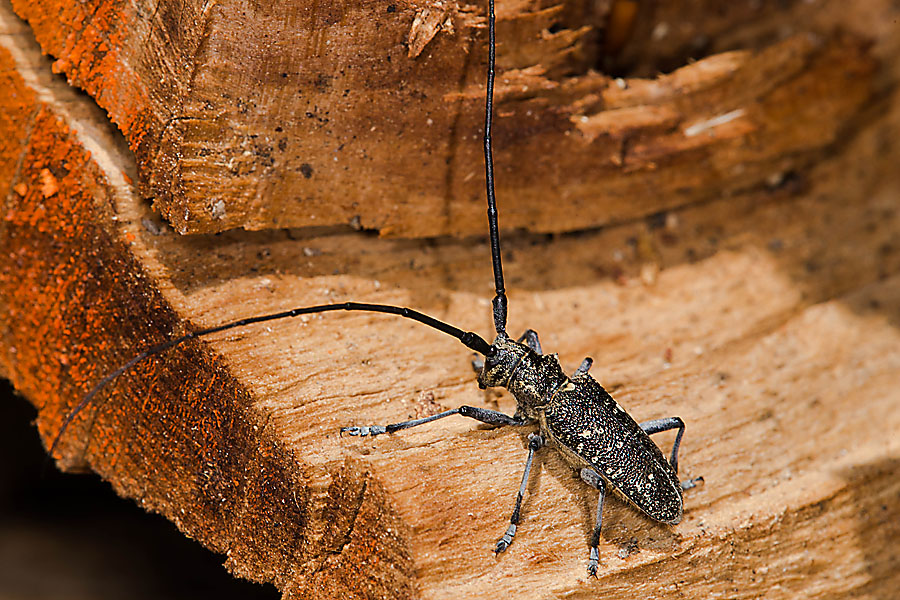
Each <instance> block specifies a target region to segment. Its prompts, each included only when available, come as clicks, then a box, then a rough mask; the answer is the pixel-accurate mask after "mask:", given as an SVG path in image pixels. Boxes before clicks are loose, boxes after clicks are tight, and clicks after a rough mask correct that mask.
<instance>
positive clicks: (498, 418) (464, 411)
mask: <svg viewBox="0 0 900 600" xmlns="http://www.w3.org/2000/svg"><path fill="white" fill-rule="evenodd" d="M453 415H460V416H463V417H469V418H470V419H475V420H476V421H481V422H482V423H487V424H488V425H514V426H521V425H528V424H529V423H531V419H528V418H525V417H521V416H516V417H510V416H509V415H507V414H504V413H502V412H499V411H496V410H490V409H487V408H478V407H475V406H460V407H459V408H454V409H452V410H445V411H444V412H442V413H438V414H436V415H431V416H430V417H423V418H421V419H413V420H411V421H402V422H400V423H391V424H390V425H366V426H360V427H341V433H346V434H348V435H358V436H360V437H366V436H372V437H375V436H376V435H381V434H382V433H394V432H395V431H400V430H401V429H409V428H410V427H415V426H417V425H424V424H425V423H431V422H432V421H437V420H438V419H443V418H444V417H450V416H453Z"/></svg>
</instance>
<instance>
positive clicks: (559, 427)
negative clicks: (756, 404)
mask: <svg viewBox="0 0 900 600" xmlns="http://www.w3.org/2000/svg"><path fill="white" fill-rule="evenodd" d="M495 46H496V41H495V16H494V0H489V2H488V72H487V92H486V101H485V115H484V165H485V182H486V187H487V205H488V210H487V213H488V229H489V235H490V244H491V259H492V263H493V270H494V288H495V292H496V295H495V296H494V299H493V302H492V308H493V317H494V328H495V329H496V337H495V338H494V341H493V343H491V344H488V343H487V342H486V341H485V340H484V339H483V338H482V337H481V336H479V335H478V334H476V333H473V332H471V331H463V330H461V329H459V328H457V327H454V326H453V325H449V324H447V323H443V322H441V321H439V320H437V319H435V318H433V317H430V316H428V315H425V314H422V313H420V312H418V311H415V310H412V309H410V308H404V307H400V306H390V305H385V304H365V303H360V302H344V303H340V304H324V305H318V306H307V307H302V308H295V309H292V310H288V311H284V312H278V313H273V314H268V315H261V316H256V317H250V318H246V319H241V320H239V321H233V322H231V323H226V324H224V325H219V326H218V327H211V328H209V329H202V330H198V331H194V332H191V333H188V334H186V335H183V336H181V337H178V338H175V339H172V340H169V341H167V342H163V343H161V344H157V345H156V346H153V347H151V348H148V349H147V350H145V351H144V352H141V353H140V354H138V355H137V356H135V357H134V358H133V359H131V360H130V361H128V362H127V363H125V364H124V365H122V366H121V367H119V368H118V369H116V370H115V371H113V372H112V373H110V374H109V375H107V376H106V377H104V378H103V379H101V380H100V381H99V382H98V383H97V384H96V385H95V386H94V387H93V388H92V389H91V390H90V391H89V392H88V393H87V394H86V395H85V396H84V398H83V399H82V400H81V402H79V403H78V404H77V405H76V406H75V408H73V409H72V410H71V411H70V412H69V413H68V414H67V415H66V417H65V419H64V420H63V423H62V425H61V426H60V428H59V431H58V432H57V434H56V437H55V438H54V439H53V443H52V444H51V445H50V450H49V454H50V456H53V454H54V452H55V451H56V448H57V446H58V444H59V442H60V439H61V438H62V436H63V434H64V433H65V432H66V429H67V428H68V427H69V425H70V424H71V423H72V421H73V419H74V418H75V417H76V416H77V415H78V414H79V413H80V412H81V411H82V410H83V409H84V408H85V407H86V406H87V405H88V404H89V403H90V402H91V401H92V400H93V399H94V397H95V396H96V395H97V393H98V392H99V391H100V390H101V389H102V388H103V387H104V386H106V384H108V383H110V382H111V381H112V380H114V379H115V378H117V377H118V376H119V375H121V374H122V373H124V372H125V371H127V370H128V369H130V368H131V367H133V366H134V365H136V364H138V363H139V362H141V361H143V360H145V359H146V358H148V357H150V356H154V355H156V354H159V353H161V352H164V351H165V350H168V349H169V348H172V347H173V346H176V345H178V344H181V343H183V342H185V341H187V340H190V339H194V338H199V337H203V336H207V335H210V334H213V333H218V332H220V331H225V330H228V329H233V328H235V327H242V326H244V325H250V324H253V323H262V322H265V321H274V320H277V319H285V318H289V317H296V316H298V315H307V314H312V313H321V312H329V311H337V310H348V311H369V312H380V313H388V314H393V315H399V316H401V317H405V318H407V319H412V320H414V321H418V322H419V323H423V324H425V325H428V326H429V327H433V328H434V329H437V330H438V331H442V332H444V333H446V334H447V335H450V336H453V337H455V338H456V339H458V340H459V341H460V342H462V343H463V344H464V345H465V346H466V347H468V348H470V349H472V350H475V351H476V352H478V353H480V354H483V355H484V360H483V361H481V360H477V361H473V366H475V367H476V369H480V371H481V372H480V374H479V375H478V385H479V387H481V388H482V389H484V388H488V387H505V388H506V389H507V390H509V391H510V392H511V393H512V395H513V396H514V397H515V398H516V403H517V408H516V412H515V414H514V415H513V416H509V415H506V414H504V413H502V412H498V411H495V410H488V409H484V408H477V407H474V406H460V407H459V408H454V409H452V410H448V411H445V412H442V413H439V414H436V415H432V416H430V417H425V418H422V419H415V420H411V421H403V422H401V423H392V424H390V425H370V426H363V427H343V428H341V433H347V434H349V435H354V436H376V435H380V434H383V433H393V432H395V431H399V430H401V429H408V428H410V427H416V426H418V425H423V424H425V423H430V422H431V421H436V420H438V419H443V418H444V417H449V416H451V415H461V416H463V417H469V418H472V419H475V420H477V421H481V422H482V423H488V424H490V425H496V426H503V425H512V426H516V427H519V426H525V425H533V424H537V425H538V433H531V434H530V435H529V436H528V457H527V459H526V460H525V471H524V473H523V474H522V483H521V484H520V486H519V491H518V493H517V494H516V501H515V507H514V508H513V512H512V516H511V517H510V520H509V527H508V528H507V530H506V533H504V534H503V536H502V537H501V538H500V539H499V540H498V541H497V545H496V547H495V552H497V553H500V552H503V551H504V550H506V548H507V547H509V545H510V543H512V540H513V538H514V537H515V535H516V526H517V525H518V523H519V514H520V510H521V507H522V497H523V495H524V494H525V488H526V486H527V484H528V476H529V474H530V472H531V465H532V461H533V460H534V454H535V452H537V451H538V450H540V449H541V448H543V447H544V446H546V445H548V444H549V445H552V446H554V447H555V448H556V449H558V450H559V451H560V452H561V453H562V455H563V457H564V458H565V459H566V460H567V461H568V462H569V463H571V464H572V465H573V466H574V467H575V468H576V469H580V474H581V479H582V480H584V482H585V483H587V484H588V485H589V486H591V487H593V488H596V489H597V490H598V491H599V492H600V495H599V500H598V502H597V517H596V524H595V525H594V530H593V533H592V535H591V539H590V554H589V559H588V572H589V574H590V575H592V576H596V574H597V563H598V560H599V554H598V551H597V545H598V543H599V541H600V526H601V523H602V516H603V501H604V499H605V497H606V492H607V488H608V487H612V488H613V489H615V490H618V491H619V492H620V494H621V495H622V496H624V497H625V498H626V499H627V500H628V501H630V502H631V503H632V504H634V505H635V506H636V507H637V508H639V509H640V510H642V511H643V512H644V513H646V514H647V515H648V516H649V517H651V518H652V519H655V520H657V521H661V522H663V523H668V524H675V523H678V522H679V521H681V515H682V489H688V488H690V487H694V482H695V481H699V480H700V479H701V478H697V479H696V480H689V481H686V482H684V483H681V482H680V481H679V480H678V475H677V472H678V447H679V445H680V444H681V437H682V435H683V434H684V422H683V421H682V420H681V419H680V418H679V417H669V418H666V419H656V420H653V421H647V422H646V423H641V424H640V425H639V424H638V423H637V422H635V420H634V419H632V418H631V416H630V415H629V414H628V413H626V412H625V410H624V409H623V408H622V407H621V406H619V404H618V403H617V402H616V401H615V400H613V398H612V396H610V395H609V394H608V393H607V392H606V390H604V389H603V388H602V387H601V386H600V384H599V383H597V382H596V381H595V380H594V378H593V377H591V376H590V375H589V374H588V370H589V369H590V368H591V364H592V360H591V359H590V358H585V359H584V361H582V363H581V365H580V366H579V367H578V368H577V369H575V372H574V373H573V374H572V376H571V377H570V376H568V375H566V374H565V373H564V372H563V369H562V366H561V365H560V363H559V359H558V357H557V355H556V354H544V353H543V351H542V349H541V342H540V340H539V339H538V334H537V333H536V332H535V331H533V330H531V329H528V330H526V331H525V333H523V334H522V335H521V337H519V338H518V339H516V340H513V339H511V338H510V337H509V336H508V335H507V333H506V313H507V300H506V290H505V288H504V284H503V266H502V264H501V260H500V234H499V229H498V225H497V206H496V199H495V197H494V166H493V155H492V150H491V125H492V117H493V95H494V62H495ZM523 341H524V342H525V343H524V344H523V343H522V342H523ZM672 429H677V430H678V433H677V435H676V437H675V443H674V444H673V446H672V454H671V456H670V457H669V459H668V460H666V458H665V457H664V456H663V454H662V452H661V451H660V449H659V447H657V445H656V444H654V443H653V442H652V441H651V440H650V437H649V436H650V435H652V434H654V433H659V432H661V431H668V430H672Z"/></svg>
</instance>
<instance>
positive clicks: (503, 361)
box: [478, 333, 528, 389]
mask: <svg viewBox="0 0 900 600" xmlns="http://www.w3.org/2000/svg"><path fill="white" fill-rule="evenodd" d="M527 353H528V347H527V346H525V345H523V344H520V343H518V342H515V341H513V340H511V339H510V338H509V336H508V335H506V334H505V333H501V334H499V335H498V336H497V337H496V338H495V339H494V343H493V344H491V351H490V352H489V353H488V354H487V355H486V356H485V357H484V367H483V368H482V370H481V373H479V374H478V387H480V388H481V389H484V388H487V387H505V386H506V384H507V383H508V382H509V379H510V377H512V374H513V372H514V371H515V370H516V366H517V365H518V364H519V361H520V360H522V357H523V356H525V355H526V354H527Z"/></svg>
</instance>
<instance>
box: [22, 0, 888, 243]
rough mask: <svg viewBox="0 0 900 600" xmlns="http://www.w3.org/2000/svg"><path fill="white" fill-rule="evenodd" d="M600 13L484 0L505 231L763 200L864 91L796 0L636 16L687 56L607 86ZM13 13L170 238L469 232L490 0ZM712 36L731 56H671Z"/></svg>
mask: <svg viewBox="0 0 900 600" xmlns="http://www.w3.org/2000/svg"><path fill="white" fill-rule="evenodd" d="M608 4H609V3H594V2H583V1H582V2H568V3H566V4H561V3H546V2H535V1H530V2H515V3H513V2H500V3H499V4H498V6H497V13H498V19H499V24H498V29H499V31H498V39H499V47H498V69H499V74H498V80H497V94H496V126H495V142H496V143H495V147H496V162H497V172H498V186H499V187H498V197H499V198H500V205H501V209H502V213H501V214H502V222H503V226H504V227H505V228H508V229H525V230H528V231H531V232H562V231H573V230H583V229H587V228H592V227H597V226H601V225H606V224H609V223H616V222H621V221H624V220H629V219H634V218H640V217H643V216H647V215H651V214H654V213H658V212H660V211H662V210H666V209H670V208H673V207H677V206H683V205H687V204H691V203H694V202H698V201H706V200H709V199H711V198H712V197H714V196H715V194H731V193H735V192H738V191H741V190H746V189H750V188H753V187H757V186H760V185H765V183H766V182H767V181H769V180H770V179H772V178H777V177H779V176H780V175H782V174H784V173H788V172H792V171H800V170H804V169H805V168H806V167H807V166H808V165H809V164H810V162H811V161H814V160H815V159H816V157H817V156H820V153H821V152H822V150H823V149H824V148H827V147H828V146H829V145H830V144H832V143H833V142H834V141H835V140H836V139H837V138H838V137H839V135H840V132H841V130H842V127H843V126H844V124H845V123H846V122H847V120H848V119H850V118H851V117H852V115H853V114H854V113H855V112H856V111H857V110H858V109H859V107H860V105H861V103H862V102H863V101H864V100H865V98H866V97H867V96H868V94H869V91H870V86H869V75H870V72H871V69H872V65H871V62H870V61H869V60H868V58H867V56H866V53H865V44H864V42H863V40H861V39H860V38H857V37H849V36H834V35H833V31H832V30H833V28H834V25H835V23H834V22H832V23H830V24H824V25H821V26H813V25H810V27H809V28H801V27H797V26H796V25H794V24H795V23H797V24H799V23H803V22H805V21H815V19H818V18H819V17H818V16H815V15H816V13H815V11H819V10H820V7H819V6H816V7H807V6H804V3H798V5H797V6H793V7H792V10H784V7H781V9H778V8H776V7H773V6H771V4H774V3H766V6H765V7H764V8H766V9H767V10H760V9H749V12H748V11H747V9H744V10H741V9H732V10H729V11H722V10H721V9H718V10H713V9H712V7H709V6H705V5H704V4H703V3H690V6H689V10H688V11H687V12H686V13H685V14H683V15H681V19H683V20H684V22H686V23H691V26H690V27H687V26H685V27H681V28H677V29H676V25H678V24H679V23H681V22H682V21H680V20H673V16H674V15H673V14H672V8H671V7H667V6H665V5H662V6H660V7H658V8H656V9H654V10H656V11H657V12H658V13H659V14H658V15H654V14H649V15H643V16H641V17H639V19H638V21H639V23H642V24H646V23H656V22H660V23H664V24H665V23H669V24H670V25H669V26H668V27H669V29H671V30H672V32H671V35H667V36H664V37H665V43H663V40H660V43H659V44H658V45H659V47H660V51H661V52H664V51H667V50H668V51H670V54H667V55H664V56H666V57H667V58H668V59H671V58H673V57H676V56H677V57H680V59H681V60H683V62H681V63H680V64H675V65H669V64H667V65H666V66H667V67H668V68H666V72H669V71H673V72H671V73H670V74H668V75H665V76H657V73H658V71H651V72H650V73H648V74H647V76H648V77H649V78H647V79H641V78H636V77H634V78H622V79H614V78H612V77H610V76H607V75H603V74H600V73H598V72H597V71H596V70H593V67H594V66H595V65H598V64H600V63H602V62H603V61H604V60H605V59H609V58H610V57H609V53H608V52H606V53H604V50H603V44H602V43H601V42H600V39H601V37H602V36H603V35H607V34H608V35H612V33H611V32H610V31H609V30H610V28H614V27H615V24H614V23H612V24H610V23H607V22H606V11H605V10H602V9H601V8H598V7H602V6H605V5H608ZM647 4H653V3H647ZM13 5H14V6H15V8H16V10H17V11H18V13H19V14H20V15H21V16H22V17H24V18H26V19H27V20H28V21H29V22H30V23H31V24H32V26H33V27H34V29H35V33H36V36H37V39H38V40H39V42H40V43H41V46H42V49H43V50H44V52H46V53H48V54H50V55H52V56H53V57H55V58H56V62H55V63H54V68H55V70H56V71H57V72H60V73H64V74H65V75H66V76H67V77H68V78H69V80H70V81H71V82H72V83H73V84H75V85H77V86H79V87H81V88H83V89H85V90H86V91H87V92H88V93H89V94H90V95H91V96H92V97H94V98H95V99H96V101H97V102H98V104H99V105H100V106H101V107H102V108H104V109H105V110H106V111H107V112H108V113H109V115H110V117H111V119H112V120H113V122H115V123H116V124H117V125H118V126H119V129H120V130H121V131H122V132H123V134H124V135H125V137H126V139H127V140H128V143H129V145H130V147H131V149H132V150H133V152H134V154H135V156H136V158H137V164H138V174H139V179H138V181H139V182H140V183H142V185H141V190H142V193H143V195H144V196H146V197H148V198H151V199H152V200H153V203H154V206H155V208H156V210H158V211H159V212H160V213H161V214H162V215H163V216H164V217H165V219H166V220H167V221H168V222H169V223H170V224H171V225H172V226H173V227H174V228H175V229H176V230H177V231H179V232H181V233H204V232H216V231H223V230H227V229H232V228H244V229H251V230H258V229H269V228H281V227H306V226H321V225H336V224H342V225H346V224H348V223H353V224H355V225H356V226H358V227H363V228H367V229H374V230H377V231H378V232H379V233H380V234H381V235H383V236H391V237H395V236H397V237H428V236H437V235H454V236H459V235H480V234H481V233H482V232H483V229H484V223H483V221H484V214H483V213H484V209H483V206H482V204H483V203H482V197H483V193H484V183H483V181H484V179H483V176H482V170H481V167H480V164H481V148H480V146H479V144H478V143H477V140H478V139H479V138H480V136H481V127H482V122H483V105H484V82H485V61H486V48H485V43H486V32H485V28H484V26H485V23H484V6H482V5H479V4H475V5H454V4H451V3H440V2H439V3H434V2H425V1H423V0H416V1H410V2H396V3H381V2H363V1H355V2H345V3H342V4H341V5H340V6H336V5H325V4H322V3H319V2H314V1H310V0H294V1H292V2H282V3H279V5H278V8H277V10H275V9H272V8H271V7H266V6H261V5H258V4H257V3H253V2H245V1H230V2H217V3H213V4H209V3H205V2H195V1H190V2H182V1H174V0H160V1H159V2H156V3H149V2H141V1H134V2H103V3H101V2H87V3H75V4H72V3H69V2H47V1H45V0H15V1H14V2H13ZM788 6H791V5H790V3H788ZM679 10H680V9H679ZM811 17H815V18H811ZM644 26H646V25H644ZM792 26H793V30H792V29H791V27H792ZM722 30H729V31H730V33H729V34H728V35H727V36H724V35H722V36H720V37H723V39H725V40H732V42H731V45H728V43H726V44H725V45H723V46H722V47H721V48H720V49H721V50H732V51H731V52H724V53H721V54H715V55H710V54H711V52H710V50H712V49H713V47H709V48H698V49H697V50H698V54H690V53H689V54H687V55H685V52H684V50H683V49H681V48H679V47H678V43H679V42H678V40H685V39H690V38H691V36H693V37H698V36H700V37H703V36H706V38H709V36H711V35H714V34H717V33H720V32H721V31H722ZM604 32H606V33H604ZM792 32H793V33H795V35H793V36H791V35H788V34H790V33H792ZM814 32H815V33H814ZM657 37H658V36H657ZM646 39H647V38H646V37H643V38H637V40H636V41H635V42H634V44H633V45H640V46H646V45H647V44H645V43H643V41H642V40H646ZM736 40H738V41H740V42H741V44H739V45H738V44H737V43H736V42H735V41H736ZM672 44H675V45H674V46H673V45H672ZM652 46H654V47H655V46H657V44H656V43H654V44H652ZM735 48H741V50H734V49H735ZM622 53H623V55H622V57H621V60H622V61H625V62H626V63H638V62H640V64H642V65H644V66H646V65H647V64H648V62H652V61H651V58H648V55H647V53H644V54H642V55H641V58H640V60H639V59H638V58H636V57H632V56H631V55H632V53H633V52H631V51H630V50H627V49H623V50H622ZM652 56H656V57H657V58H658V57H659V56H660V55H658V54H653V55H652ZM694 56H697V57H699V58H701V59H702V60H699V61H697V62H696V63H691V62H689V61H688V59H689V58H692V57H694ZM660 66H662V65H660ZM676 67H681V68H679V69H677V70H675V69H676ZM637 72H640V71H637ZM723 117H726V118H725V120H724V121H720V120H721V119H723ZM716 123H719V124H718V125H717V126H715V125H714V124H716ZM548 198H552V199H553V201H552V202H548Z"/></svg>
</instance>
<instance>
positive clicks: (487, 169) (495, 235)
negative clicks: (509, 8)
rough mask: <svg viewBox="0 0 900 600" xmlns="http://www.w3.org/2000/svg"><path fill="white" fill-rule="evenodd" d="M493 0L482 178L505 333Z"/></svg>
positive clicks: (498, 319)
mask: <svg viewBox="0 0 900 600" xmlns="http://www.w3.org/2000/svg"><path fill="white" fill-rule="evenodd" d="M495 22H496V18H495V17H494V0H488V73H487V93H486V94H485V95H486V97H487V99H486V100H485V107H484V180H485V185H486V186H487V202H488V211H487V214H488V230H489V231H490V236H491V259H492V262H493V265H494V289H495V290H496V292H497V295H496V296H494V302H493V307H494V328H495V329H496V330H497V333H498V334H501V333H506V288H505V287H504V285H503V264H502V263H501V262H500V229H499V227H498V225H497V199H496V198H495V197H494V153H493V152H492V151H491V123H492V122H493V113H494V62H495V55H496V46H497V42H496V35H495V33H494V29H495Z"/></svg>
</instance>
